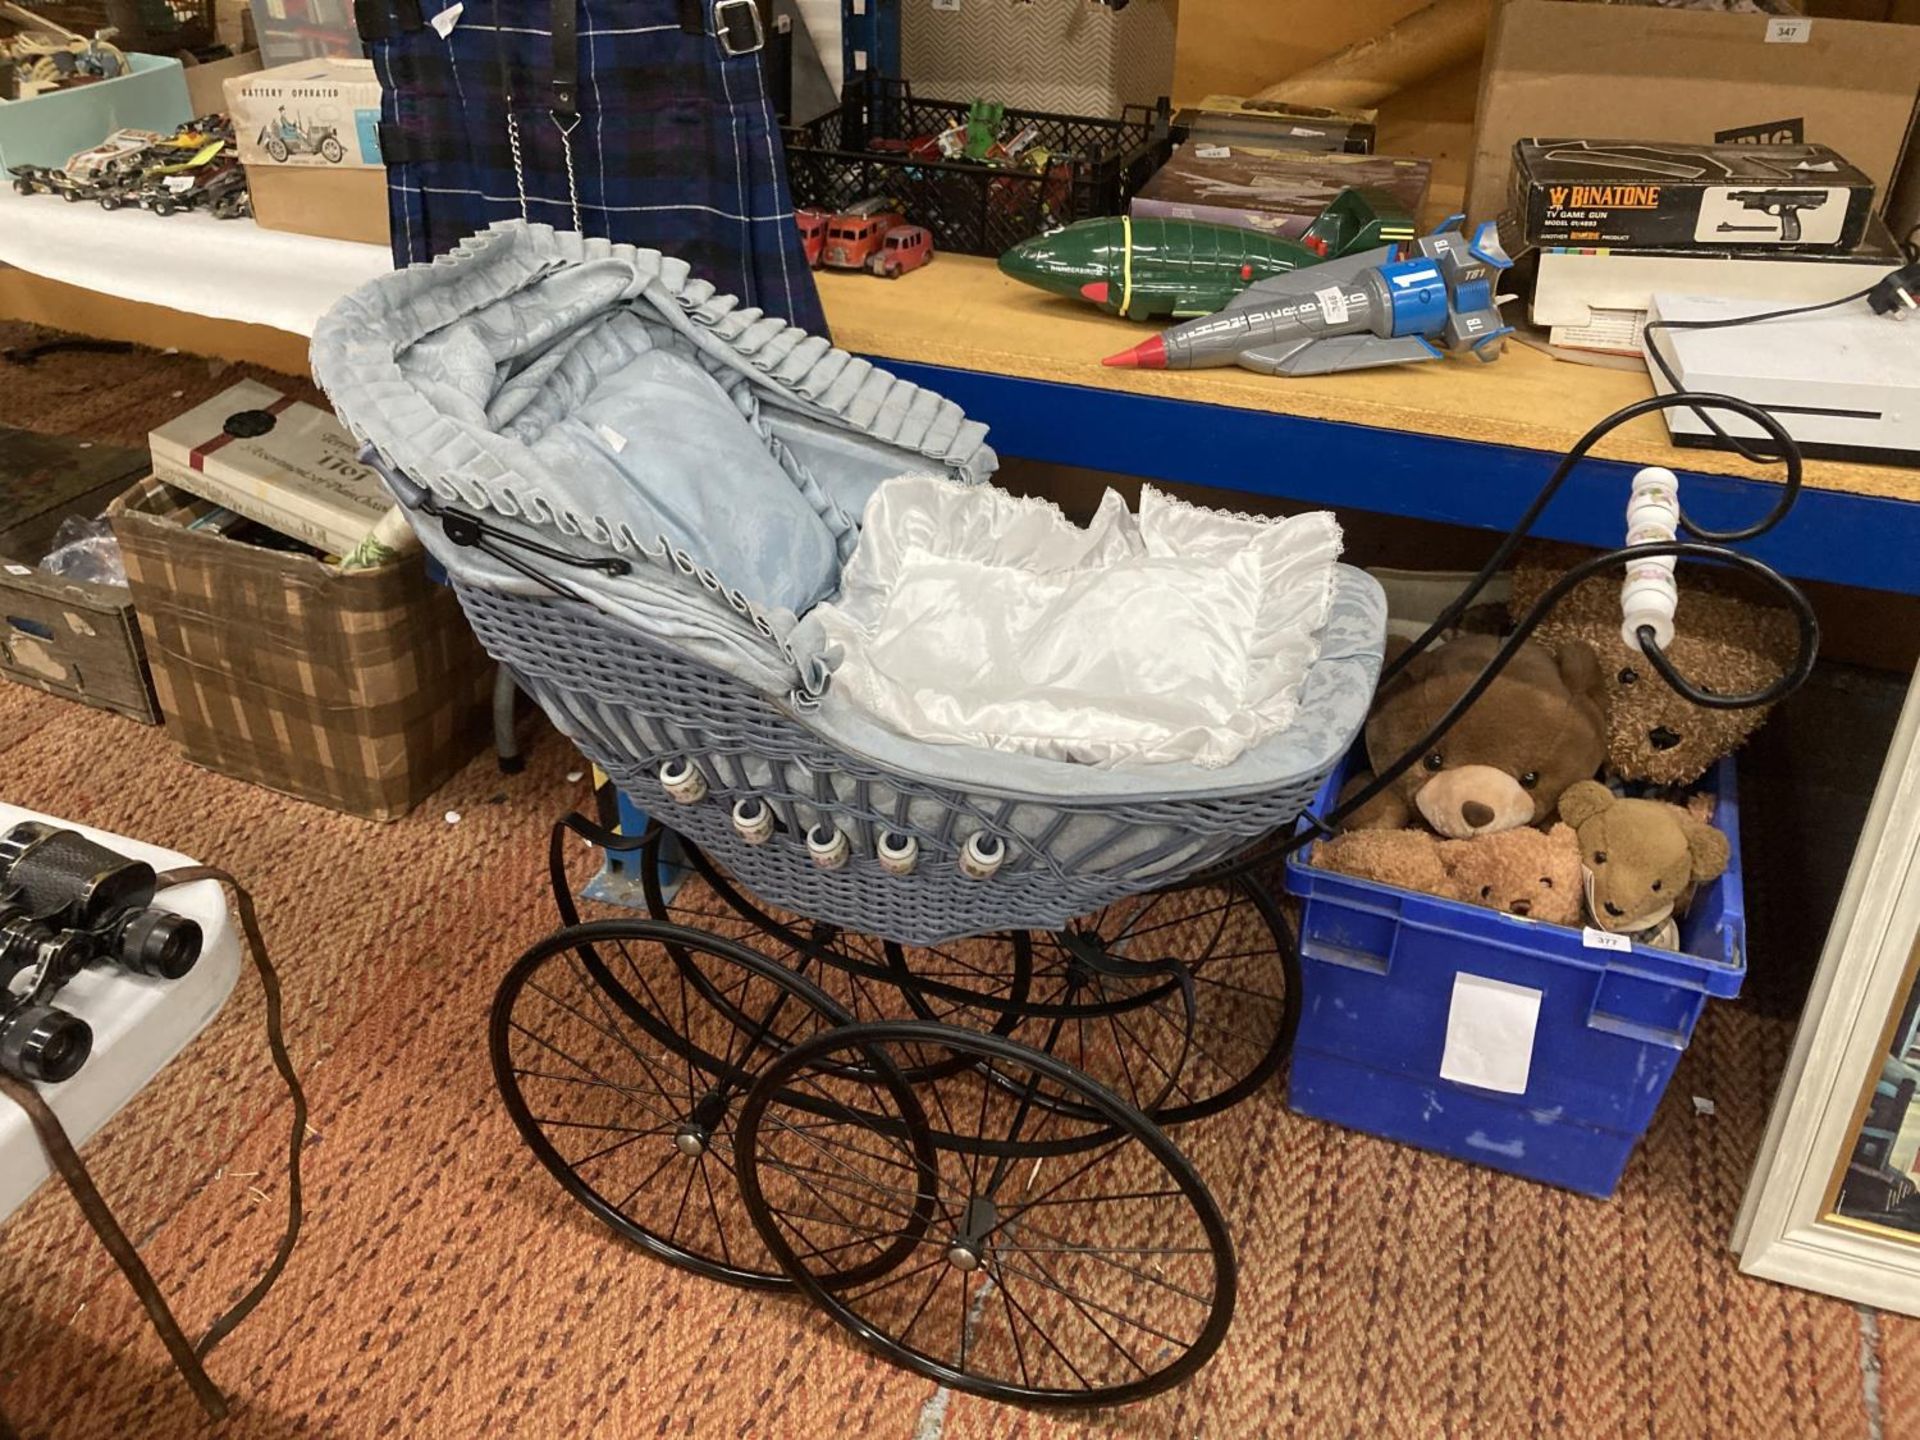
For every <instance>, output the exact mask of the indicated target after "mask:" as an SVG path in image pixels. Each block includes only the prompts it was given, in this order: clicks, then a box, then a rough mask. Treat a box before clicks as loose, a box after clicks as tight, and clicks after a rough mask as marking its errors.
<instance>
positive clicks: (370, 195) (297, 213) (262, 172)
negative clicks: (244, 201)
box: [246, 165, 392, 247]
mask: <svg viewBox="0 0 1920 1440" xmlns="http://www.w3.org/2000/svg"><path fill="white" fill-rule="evenodd" d="M246 168H247V190H248V192H249V193H250V194H251V195H252V197H253V219H254V223H255V224H257V225H260V226H262V227H264V228H265V229H268V230H290V231H292V232H293V233H294V234H296V235H320V236H323V237H325V238H326V239H329V240H357V241H360V242H361V243H362V244H365V245H379V246H383V247H384V246H386V245H389V244H391V243H392V241H391V238H390V231H389V230H388V227H387V172H386V171H385V170H311V169H305V168H301V169H295V168H293V167H291V166H275V165H264V166H263V165H249V166H247V167H246Z"/></svg>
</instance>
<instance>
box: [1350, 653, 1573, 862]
mask: <svg viewBox="0 0 1920 1440" xmlns="http://www.w3.org/2000/svg"><path fill="white" fill-rule="evenodd" d="M1404 648H1405V645H1404V643H1401V644H1398V645H1396V644H1395V643H1394V642H1391V641H1390V642H1388V646H1387V651H1388V654H1389V656H1392V655H1396V654H1398V653H1399V651H1400V650H1401V649H1404ZM1499 648H1500V641H1499V640H1498V639H1496V638H1495V637H1493V636H1491V635H1460V636H1456V637H1455V638H1453V639H1451V640H1448V641H1446V642H1445V643H1443V644H1440V645H1436V646H1434V647H1433V648H1432V649H1431V650H1428V651H1426V652H1425V653H1424V654H1422V655H1420V656H1418V657H1416V658H1415V659H1414V660H1413V662H1412V663H1411V664H1409V665H1408V666H1407V668H1406V669H1405V670H1403V671H1401V672H1400V673H1399V674H1398V675H1396V676H1394V678H1393V679H1392V680H1390V681H1389V682H1387V684H1385V685H1383V686H1381V687H1380V693H1379V694H1378V695H1376V696H1375V697H1374V703H1373V713H1372V715H1370V716H1369V717H1368V719H1367V730H1366V735H1367V756H1368V758H1369V759H1370V760H1371V761H1372V762H1373V763H1374V765H1376V766H1382V765H1387V764H1390V763H1392V761H1393V760H1394V759H1396V758H1397V757H1398V756H1400V755H1401V754H1403V753H1405V751H1406V749H1407V747H1408V746H1409V745H1412V744H1413V743H1414V742H1415V741H1417V740H1419V738H1420V737H1421V736H1422V735H1425V734H1426V733H1427V732H1428V731H1429V730H1431V729H1432V728H1433V725H1434V722H1435V721H1437V720H1438V719H1439V718H1440V717H1441V716H1442V715H1443V714H1445V713H1446V710H1447V707H1448V706H1450V705H1452V704H1453V702H1454V701H1455V700H1457V699H1458V698H1459V697H1460V696H1461V694H1462V693H1464V692H1465V690H1466V688H1467V687H1468V686H1469V685H1470V684H1472V683H1473V681H1474V679H1475V677H1477V676H1478V675H1479V673H1480V671H1481V670H1482V669H1483V668H1484V667H1485V666H1486V663H1487V661H1488V660H1490V659H1492V658H1493V655H1494V653H1495V652H1496V651H1497V650H1499ZM1601 694H1602V682H1601V676H1600V668H1599V664H1598V662H1597V661H1596V660H1595V659H1594V655H1593V651H1592V650H1591V649H1589V648H1588V647H1587V646H1586V645H1584V644H1581V643H1580V642H1578V641H1571V642H1569V643H1567V644H1565V645H1562V646H1561V647H1560V648H1559V649H1558V651H1554V650H1549V649H1547V648H1546V647H1545V646H1543V645H1536V644H1533V643H1532V642H1531V641H1529V642H1528V643H1526V644H1524V645H1522V646H1521V647H1520V649H1519V651H1518V652H1517V653H1516V654H1515V655H1514V657H1513V659H1512V661H1511V662H1509V663H1508V665H1507V667H1506V669H1504V670H1503V671H1501V672H1500V675H1499V677H1498V678H1497V679H1495V680H1494V682H1493V684H1492V685H1491V686H1489V687H1488V689H1487V691H1486V693H1485V694H1483V695H1482V696H1481V697H1480V698H1479V699H1478V700H1477V701H1475V702H1474V704H1473V707H1472V708H1471V709H1470V710H1468V711H1467V713H1466V714H1465V715H1463V716H1461V717H1460V720H1459V722H1458V723H1457V724H1455V725H1454V727H1453V728H1452V729H1451V730H1449V731H1448V732H1447V733H1446V735H1445V736H1443V737H1442V738H1441V740H1440V742H1439V744H1438V745H1437V746H1436V747H1435V749H1434V751H1433V753H1432V754H1429V755H1426V756H1423V757H1422V758H1421V759H1420V760H1418V761H1417V762H1415V764H1414V765H1413V767H1412V768H1411V769H1409V770H1408V771H1407V772H1406V773H1405V774H1404V775H1402V776H1401V777H1400V778H1399V779H1398V780H1397V781H1395V782H1394V783H1393V784H1392V785H1391V786H1389V787H1388V788H1387V789H1386V790H1384V791H1382V792H1381V793H1380V794H1379V795H1376V796H1375V797H1374V798H1373V799H1372V800H1370V801H1368V802H1367V803H1366V804H1365V805H1363V806H1362V807H1361V808H1360V810H1359V811H1358V812H1357V813H1356V814H1354V815H1353V816H1352V817H1351V818H1349V820H1348V821H1347V826H1348V828H1350V829H1356V830H1362V829H1365V830H1398V829H1402V828H1404V827H1406V826H1409V825H1417V824H1419V823H1420V822H1421V821H1423V820H1424V821H1425V822H1426V823H1427V824H1428V825H1430V826H1432V827H1433V828H1434V829H1435V830H1436V831H1438V832H1439V833H1440V834H1442V835H1445V836H1448V837H1449V838H1451V839H1455V840H1464V839H1466V838H1467V837H1468V836H1472V835H1490V834H1493V833H1495V832H1497V831H1501V830H1511V829H1514V828H1516V827H1518V826H1521V825H1543V824H1545V823H1546V822H1547V821H1549V820H1551V819H1552V818H1553V813H1554V803H1555V802H1556V801H1557V800H1558V799H1559V798H1560V792H1561V791H1562V790H1564V789H1566V788H1567V786H1569V785H1571V784H1573V782H1574V781H1576V780H1590V779H1592V778H1593V776H1594V774H1595V772H1597V771H1598V770H1599V768H1600V765H1601V762H1602V761H1604V760H1605V759H1606V754H1607V750H1606V739H1605V737H1606V729H1605V721H1604V719H1603V712H1602V708H1601ZM1365 778H1366V777H1364V776H1362V777H1356V780H1355V781H1353V782H1349V786H1348V789H1347V793H1349V794H1351V793H1352V791H1353V789H1354V788H1356V787H1357V785H1358V783H1361V782H1362V781H1364V779H1365Z"/></svg>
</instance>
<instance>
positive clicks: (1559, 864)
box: [1313, 825, 1581, 925]
mask: <svg viewBox="0 0 1920 1440" xmlns="http://www.w3.org/2000/svg"><path fill="white" fill-rule="evenodd" d="M1313 863H1314V864H1315V865H1318V866H1320V867H1321V868H1322V869H1325V870H1334V871H1337V872H1339V873H1340V874H1343V875H1352V876H1354V877H1356V878H1358V879H1362V880H1372V881H1376V882H1378V883H1379V884H1382V885H1394V886H1397V887H1399V888H1400V889H1402V890H1419V891H1423V892H1425V893H1426V894H1429V895H1438V896H1440V897H1441V898H1442V899H1446V900H1459V901H1462V902H1464V903H1465V904H1468V905H1479V906H1483V907H1485V908H1487V909H1489V910H1504V911H1506V912H1507V913H1508V914H1511V915H1519V916H1523V917H1526V918H1529V919H1533V920H1539V921H1543V922H1545V923H1546V924H1549V925H1578V924H1579V923H1580V901H1581V896H1580V851H1579V842H1578V841H1577V840H1576V839H1575V837H1574V833H1573V831H1572V830H1571V829H1569V828H1568V827H1567V826H1565V825H1555V826H1553V828H1552V829H1550V830H1536V829H1533V828H1532V827H1530V826H1525V827H1522V828H1520V829H1518V830H1501V831H1497V832H1495V833H1494V834H1491V835H1476V836H1474V837H1473V838H1472V839H1470V840H1442V839H1440V838H1439V837H1438V836H1435V835H1431V834H1429V833H1428V832H1426V831H1425V830H1353V831H1349V832H1348V833H1347V834H1344V835H1338V836H1335V837H1334V838H1333V839H1331V840H1325V841H1322V842H1321V843H1320V844H1319V845H1317V846H1315V847H1314V852H1313Z"/></svg>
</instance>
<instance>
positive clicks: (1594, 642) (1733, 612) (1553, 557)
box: [1509, 543, 1799, 786]
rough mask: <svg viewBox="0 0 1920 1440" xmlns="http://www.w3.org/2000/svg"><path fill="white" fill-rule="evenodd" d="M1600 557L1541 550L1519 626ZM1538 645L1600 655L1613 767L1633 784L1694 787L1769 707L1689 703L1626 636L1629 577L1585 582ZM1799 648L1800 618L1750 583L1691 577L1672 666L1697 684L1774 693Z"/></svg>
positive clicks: (1560, 548)
mask: <svg viewBox="0 0 1920 1440" xmlns="http://www.w3.org/2000/svg"><path fill="white" fill-rule="evenodd" d="M1590 554H1592V552H1591V551H1587V550H1581V549H1579V548H1578V547H1576V546H1572V545H1555V544H1544V543H1540V544H1531V545H1528V546H1526V547H1525V548H1523V549H1522V550H1521V551H1520V554H1519V559H1518V561H1517V563H1516V564H1515V565H1514V569H1513V598H1512V600H1511V601H1510V602H1509V604H1510V608H1511V611H1512V614H1513V617H1514V619H1516V620H1518V619H1519V617H1520V616H1522V615H1524V614H1526V612H1527V611H1528V610H1529V609H1530V608H1531V607H1532V606H1533V604H1534V602H1535V601H1536V600H1538V599H1539V598H1540V596H1541V595H1542V594H1543V593H1544V592H1545V591H1546V590H1547V588H1548V587H1549V586H1550V585H1552V584H1553V583H1554V582H1555V581H1557V580H1558V579H1559V578H1560V577H1561V576H1562V575H1564V574H1565V573H1566V572H1567V571H1568V570H1570V569H1572V568H1573V566H1574V565H1576V564H1578V563H1579V562H1580V561H1581V560H1584V559H1585V558H1587V557H1588V556H1589V555H1590ZM1533 633H1534V636H1535V638H1537V639H1539V640H1541V641H1543V642H1545V643H1547V644H1550V645H1569V644H1574V643H1578V642H1584V643H1585V644H1586V645H1588V646H1589V647H1591V648H1592V650H1593V652H1594V654H1595V655H1596V656H1598V658H1599V663H1600V672H1601V676H1602V680H1603V682H1604V686H1605V701H1604V704H1605V713H1606V725H1607V765H1608V768H1609V770H1610V771H1611V772H1612V773H1613V774H1615V775H1617V776H1619V777H1620V778H1621V779H1623V780H1643V781H1652V782H1654V783H1657V784H1662V785H1674V786H1678V785H1690V784H1692V783H1693V782H1694V781H1695V780H1698V779H1699V778H1700V777H1701V776H1702V775H1704V774H1705V773H1706V772H1707V771H1708V770H1709V769H1711V768H1712V766H1713V763H1714V762H1715V761H1716V760H1718V759H1720V758H1721V757H1722V756H1723V755H1731V754H1732V753H1733V752H1734V751H1735V750H1737V749H1739V748H1740V745H1741V743H1742V742H1743V741H1745V740H1746V738H1747V736H1749V735H1750V734H1752V733H1753V732H1754V730H1756V729H1758V728H1759V725H1760V722H1761V721H1762V720H1764V719H1765V718H1766V713H1767V712H1766V709H1765V708H1764V707H1756V708H1753V709H1747V710H1707V709H1704V708H1702V707H1700V706H1697V705H1694V704H1692V703H1690V702H1689V701H1687V700H1685V699H1683V698H1681V696H1680V694H1679V693H1678V692H1677V691H1675V690H1674V689H1673V688H1672V687H1671V686H1669V685H1668V684H1667V683H1666V681H1664V680H1662V679H1661V678H1660V676H1659V673H1658V672H1657V671H1656V670H1655V669H1654V668H1653V665H1652V663H1651V662H1650V661H1648V659H1647V658H1646V656H1644V655H1642V654H1641V653H1640V651H1639V649H1638V647H1633V646H1629V645H1628V644H1627V643H1626V641H1624V640H1622V639H1621V638H1620V574H1619V572H1618V571H1608V572H1606V573H1604V574H1600V575H1596V576H1594V577H1593V578H1592V579H1590V580H1584V581H1582V582H1581V583H1580V584H1578V585H1576V586H1575V587H1574V588H1573V589H1572V591H1570V592H1569V593H1568V594H1567V595H1566V596H1564V597H1563V598H1562V599H1561V600H1560V602H1559V604H1557V605H1556V606H1554V608H1553V609H1552V610H1551V611H1550V612H1548V615H1547V618H1546V619H1545V620H1544V621H1543V622H1541V625H1540V628H1539V629H1537V630H1535V631H1534V632H1533ZM1798 650H1799V629H1798V626H1797V625H1796V624H1795V622H1794V618H1793V612H1792V611H1790V610H1788V609H1786V608H1785V607H1784V606H1782V605H1780V604H1778V603H1777V602H1775V601H1773V600H1771V599H1770V598H1769V597H1768V596H1767V595H1766V594H1765V592H1764V591H1762V590H1760V589H1759V588H1758V587H1757V586H1754V585H1751V584H1747V583H1743V581H1742V577H1740V576H1735V575H1724V574H1723V573H1719V572H1716V573H1714V574H1711V575H1708V574H1703V573H1702V572H1701V571H1700V570H1699V569H1698V567H1695V568H1694V569H1693V570H1691V571H1688V570H1682V571H1681V577H1680V608H1679V612H1678V614H1677V616H1676V617H1675V622H1674V637H1673V644H1672V645H1670V646H1668V647H1667V658H1668V659H1669V660H1671V661H1672V662H1673V664H1674V668H1675V669H1677V670H1678V671H1679V672H1680V673H1681V674H1682V675H1683V676H1685V677H1686V678H1687V679H1688V680H1690V681H1692V682H1693V684H1695V685H1697V686H1700V687H1701V688H1703V689H1712V690H1717V691H1720V692H1721V693H1723V694H1745V693H1750V692H1752V691H1755V690H1760V689H1764V688H1765V687H1766V686H1767V685H1768V684H1770V683H1771V682H1772V681H1774V680H1776V679H1778V678H1779V677H1780V676H1781V675H1783V674H1785V673H1786V672H1787V671H1788V670H1789V669H1790V668H1791V667H1792V665H1793V662H1794V659H1795V657H1796V655H1797V654H1798Z"/></svg>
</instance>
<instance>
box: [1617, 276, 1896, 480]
mask: <svg viewBox="0 0 1920 1440" xmlns="http://www.w3.org/2000/svg"><path fill="white" fill-rule="evenodd" d="M1877 285H1878V282H1877V281H1876V282H1875V284H1874V285H1869V286H1867V288H1866V289H1864V290H1856V291H1854V293H1853V294H1851V295H1842V296H1841V297H1840V298H1839V299H1838V300H1822V301H1820V302H1819V303H1818V304H1814V305H1793V306H1789V307H1788V308H1787V309H1784V310H1767V311H1763V312H1762V313H1760V314H1758V315H1730V316H1728V317H1727V318H1725V319H1723V320H1666V319H1660V320H1649V321H1648V322H1647V325H1646V329H1645V330H1644V331H1642V332H1641V334H1642V340H1641V345H1642V348H1644V349H1645V350H1646V352H1647V356H1648V358H1649V359H1651V360H1652V361H1653V363H1654V365H1655V366H1656V367H1658V369H1659V371H1660V374H1661V375H1662V376H1664V377H1665V379H1666V382H1667V384H1669V385H1671V386H1672V387H1673V389H1674V392H1675V393H1676V394H1678V393H1682V392H1684V391H1685V389H1686V387H1685V386H1684V385H1682V384H1681V383H1680V377H1679V376H1678V375H1676V374H1674V371H1673V366H1672V365H1670V364H1669V363H1668V362H1667V357H1666V356H1664V355H1662V354H1661V353H1660V347H1659V346H1658V345H1656V344H1654V343H1653V337H1654V332H1655V331H1657V330H1730V329H1732V328H1733V327H1734V326H1736V325H1758V324H1759V323H1761V322H1762V321H1763V320H1787V319H1791V318H1792V317H1793V316H1795V315H1813V314H1816V313H1818V312H1819V311H1822V310H1834V309H1837V308H1839V307H1840V306H1842V305H1851V304H1853V303H1854V301H1856V300H1864V299H1866V298H1867V296H1869V295H1871V294H1872V293H1873V291H1874V290H1875V288H1876V287H1877ZM1688 408H1689V409H1691V410H1693V413H1694V415H1695V417H1696V418H1697V419H1698V420H1699V421H1700V423H1701V424H1703V425H1705V426H1706V427H1707V429H1709V430H1711V431H1712V432H1713V433H1714V434H1715V435H1717V436H1718V437H1719V438H1720V439H1721V440H1723V441H1725V442H1726V444H1727V447H1728V448H1729V449H1731V450H1733V451H1734V452H1735V453H1736V454H1737V455H1739V456H1740V458H1741V459H1742V460H1749V461H1752V462H1753V463H1754V464H1755V465H1768V464H1771V463H1773V462H1774V461H1776V460H1778V459H1779V458H1780V456H1779V455H1778V454H1770V453H1768V452H1767V451H1765V450H1761V449H1758V448H1756V447H1755V446H1754V445H1753V443H1752V442H1751V441H1748V440H1743V439H1742V438H1741V437H1740V436H1738V435H1732V434H1729V433H1728V432H1727V431H1725V430H1723V429H1722V428H1721V427H1720V423H1719V421H1717V420H1715V419H1714V418H1713V417H1712V416H1711V415H1708V414H1707V413H1706V412H1705V411H1703V410H1701V409H1699V408H1698V407H1697V406H1689V407H1688Z"/></svg>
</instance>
